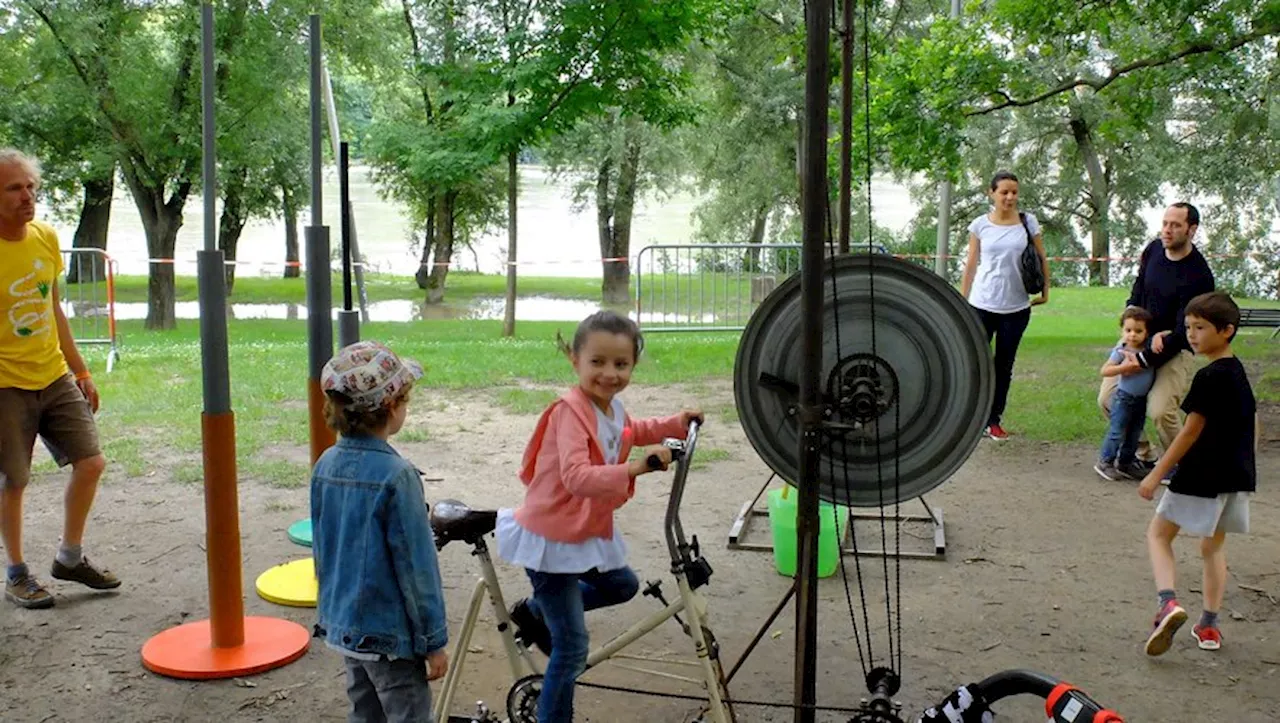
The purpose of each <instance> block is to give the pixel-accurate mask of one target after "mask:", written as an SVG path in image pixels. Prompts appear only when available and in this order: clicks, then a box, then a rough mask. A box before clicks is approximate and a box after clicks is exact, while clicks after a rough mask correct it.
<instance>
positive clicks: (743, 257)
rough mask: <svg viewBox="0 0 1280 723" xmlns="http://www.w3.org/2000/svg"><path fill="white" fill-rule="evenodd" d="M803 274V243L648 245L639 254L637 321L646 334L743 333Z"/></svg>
mask: <svg viewBox="0 0 1280 723" xmlns="http://www.w3.org/2000/svg"><path fill="white" fill-rule="evenodd" d="M799 270H800V245H799V244H689V245H677V244H670V245H656V246H646V247H644V248H642V249H640V252H639V253H638V254H636V270H635V278H636V319H637V321H638V322H639V324H640V325H641V326H642V327H644V330H645V331H646V332H653V331H736V330H740V329H742V328H744V327H745V326H746V325H747V320H748V319H750V318H751V314H752V312H754V311H755V309H756V307H757V306H759V305H760V302H761V301H764V298H765V297H766V296H768V295H769V292H771V291H773V290H774V288H776V287H777V285H778V284H780V283H781V282H782V281H784V280H785V279H786V278H787V277H789V276H791V275H792V274H794V273H796V272H797V271H799Z"/></svg>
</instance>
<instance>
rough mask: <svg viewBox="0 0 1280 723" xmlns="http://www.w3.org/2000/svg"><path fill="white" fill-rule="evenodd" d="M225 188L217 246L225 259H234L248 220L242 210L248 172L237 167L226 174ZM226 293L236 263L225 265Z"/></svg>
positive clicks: (229, 288)
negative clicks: (227, 176)
mask: <svg viewBox="0 0 1280 723" xmlns="http://www.w3.org/2000/svg"><path fill="white" fill-rule="evenodd" d="M228 175H229V176H230V178H228V179H227V186H226V190H225V191H224V192H223V194H222V216H221V217H220V218H219V219H218V248H220V249H222V255H223V256H224V257H225V258H226V260H227V261H235V260H236V247H237V245H239V243H240V234H241V233H242V232H243V231H244V225H245V223H246V222H247V221H248V220H249V219H248V217H246V216H245V212H244V190H245V188H244V186H245V182H246V181H247V180H248V172H247V171H245V170H243V169H238V170H236V171H233V172H232V173H230V174H228ZM223 268H224V269H225V270H226V279H227V294H228V295H230V294H231V291H232V290H233V289H234V288H235V285H236V265H235V264H233V263H228V264H227V265H226V266H225V267H223Z"/></svg>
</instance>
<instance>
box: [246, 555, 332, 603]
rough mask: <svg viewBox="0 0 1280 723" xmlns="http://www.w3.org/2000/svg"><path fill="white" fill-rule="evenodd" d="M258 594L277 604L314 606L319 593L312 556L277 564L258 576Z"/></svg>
mask: <svg viewBox="0 0 1280 723" xmlns="http://www.w3.org/2000/svg"><path fill="white" fill-rule="evenodd" d="M257 587H258V596H259V597H261V598H262V599H263V600H266V601H268V602H273V603H275V604H277V605H289V606H291V607H298V608H313V607H315V606H316V597H317V596H318V594H319V584H318V583H317V582H316V563H315V560H312V559H311V558H310V557H308V558H306V559H305V560H294V561H293V562H286V563H284V564H283V565H276V566H275V567H273V568H271V569H270V570H267V571H266V572H264V573H262V574H261V575H259V576H258V582H257Z"/></svg>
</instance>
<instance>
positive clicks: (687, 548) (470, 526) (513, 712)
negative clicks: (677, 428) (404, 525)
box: [431, 421, 737, 723]
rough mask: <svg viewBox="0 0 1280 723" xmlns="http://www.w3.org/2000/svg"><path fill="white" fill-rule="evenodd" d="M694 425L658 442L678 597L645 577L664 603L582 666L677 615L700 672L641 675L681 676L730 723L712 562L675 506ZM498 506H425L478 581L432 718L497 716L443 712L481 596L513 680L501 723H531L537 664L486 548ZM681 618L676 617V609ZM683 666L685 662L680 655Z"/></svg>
mask: <svg viewBox="0 0 1280 723" xmlns="http://www.w3.org/2000/svg"><path fill="white" fill-rule="evenodd" d="M698 428H699V423H698V422H697V421H694V422H692V423H690V425H689V432H688V435H687V436H686V437H685V439H684V440H683V441H681V440H675V439H668V440H666V441H665V442H663V444H664V445H665V446H666V447H667V448H669V449H670V450H671V452H672V455H671V456H672V461H673V464H674V465H675V474H674V477H673V479H672V485H671V496H670V498H669V499H668V501H667V512H666V518H665V520H664V527H665V532H666V542H667V551H668V553H669V554H670V557H671V574H672V576H674V577H675V581H676V586H677V587H678V589H679V597H677V598H676V599H674V600H672V601H671V602H667V600H666V598H665V597H664V596H663V593H662V583H661V582H658V581H650V582H649V583H648V584H647V585H646V586H645V588H644V591H643V594H644V595H645V596H648V597H653V598H655V599H657V600H658V602H660V603H661V604H662V605H663V608H662V609H661V610H658V611H656V612H654V613H652V614H650V615H649V616H647V617H645V618H643V619H641V620H639V621H637V622H636V623H635V624H633V625H632V626H631V627H629V628H627V629H626V630H625V631H623V632H622V633H619V634H618V635H616V636H614V637H613V638H612V639H611V640H609V641H608V642H606V643H604V644H603V645H601V646H599V647H598V648H596V649H595V650H592V651H591V652H590V653H588V655H587V667H586V669H587V670H591V669H592V668H595V667H597V666H599V665H600V664H602V663H604V662H606V661H608V660H610V659H612V658H615V657H624V656H621V655H620V653H621V651H622V650H624V649H626V648H627V647H628V646H630V645H631V644H632V643H634V642H636V641H637V640H639V639H640V638H642V637H644V636H645V635H647V634H649V633H650V632H653V631H654V630H656V629H657V628H658V627H660V626H661V625H663V624H664V623H666V622H667V621H668V620H672V619H674V620H676V622H677V623H679V624H680V626H681V628H682V629H683V630H684V633H685V634H686V635H687V636H688V637H689V638H691V639H692V640H693V645H694V652H695V655H696V657H697V662H696V663H692V665H695V666H696V667H698V668H699V669H700V676H699V677H698V678H688V677H684V676H672V675H671V674H662V673H654V671H648V670H642V672H646V673H654V674H658V675H664V676H665V677H675V678H677V679H680V680H685V681H690V682H699V683H701V684H702V685H703V686H704V687H705V688H706V691H707V696H708V708H707V710H706V711H705V712H704V720H705V721H707V723H736V721H737V718H736V716H735V714H734V711H733V706H732V703H731V702H730V700H729V695H728V690H727V684H726V682H725V676H724V670H723V667H722V666H721V664H720V648H719V645H718V644H717V643H716V639H715V635H714V634H713V633H712V632H711V629H710V628H709V627H708V626H707V623H706V610H707V601H706V598H705V597H704V596H703V595H702V594H701V593H700V592H699V589H700V588H702V587H703V586H705V585H706V584H707V583H708V582H709V581H710V580H711V574H712V570H711V565H710V563H708V562H707V560H706V558H704V557H703V556H702V553H701V549H700V547H699V545H698V538H697V536H696V535H694V536H692V538H691V539H686V538H685V534H684V527H683V525H682V524H681V521H680V504H681V501H682V499H683V497H684V490H685V484H686V481H687V479H688V476H689V463H690V461H691V460H692V458H693V453H694V450H695V449H696V447H697V444H698ZM648 461H649V465H650V467H652V468H654V469H660V468H661V462H659V461H658V460H657V458H656V456H651V457H650V458H649V460H648ZM497 518H498V513H497V511H496V510H472V509H471V508H470V507H468V506H467V505H465V504H463V503H461V502H459V501H457V500H442V501H440V502H438V503H436V505H435V506H434V507H433V508H432V510H431V527H432V530H433V531H434V532H435V536H436V547H437V548H438V549H443V548H444V547H445V546H446V545H448V544H450V543H451V542H463V543H465V544H467V545H470V546H471V548H472V549H471V554H472V555H473V556H475V557H476V559H477V560H478V561H479V565H480V572H481V576H480V579H479V580H477V581H476V585H475V588H474V590H473V591H472V593H471V600H470V603H469V605H468V607H467V614H466V617H465V618H464V619H463V623H462V628H461V630H460V631H459V633H458V636H457V641H456V642H455V643H454V647H453V652H452V654H451V656H450V660H451V661H452V662H451V664H450V667H449V672H448V673H447V674H446V675H445V678H444V682H443V683H442V684H441V693H440V696H439V700H438V701H437V704H436V711H435V712H436V719H437V720H440V721H446V720H448V721H479V722H480V723H497V722H498V721H501V720H502V719H500V718H498V717H497V716H496V715H494V713H493V712H492V711H490V710H488V708H487V707H485V705H484V704H483V703H479V704H477V713H476V714H475V715H474V716H472V717H457V716H455V717H449V716H448V715H447V713H448V711H449V709H450V707H451V706H452V704H453V700H454V697H455V696H456V693H457V689H458V683H459V681H460V680H461V676H462V672H461V671H462V669H463V666H464V664H465V662H466V656H467V650H468V647H469V645H470V641H471V636H472V634H473V633H474V632H475V628H476V623H477V621H478V619H479V615H480V609H481V607H482V605H483V604H484V599H485V597H486V596H487V597H488V598H489V601H490V603H491V605H492V607H493V612H494V614H495V615H496V617H497V619H498V632H499V633H500V635H501V637H502V644H503V648H504V649H505V652H506V658H507V662H508V665H509V666H510V669H511V674H512V678H513V680H514V681H515V682H514V684H513V685H512V687H511V689H510V691H509V692H508V694H507V701H506V713H507V719H506V720H507V723H537V715H536V712H537V701H538V693H539V692H540V690H541V682H542V669H541V668H540V666H539V665H538V664H537V663H536V662H535V660H534V657H533V655H532V654H531V653H530V651H529V645H528V643H527V642H525V641H523V640H518V639H517V638H516V635H515V626H514V625H513V624H512V622H511V614H510V612H509V611H508V609H507V603H506V600H505V599H504V596H503V593H502V587H501V585H500V584H499V582H498V575H497V572H496V571H495V570H494V566H493V558H492V557H491V556H490V554H489V547H488V544H487V543H486V542H485V537H486V536H488V535H489V534H490V533H492V532H493V530H494V528H495V527H496V525H497ZM682 614H683V615H684V616H685V617H684V618H682V617H681V615H682ZM625 657H627V658H629V659H634V660H648V661H651V662H662V663H665V664H671V663H672V662H680V661H671V660H667V659H658V658H644V657H638V656H625ZM685 662H686V664H689V663H687V661H685Z"/></svg>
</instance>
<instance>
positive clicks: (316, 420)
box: [307, 379, 338, 466]
mask: <svg viewBox="0 0 1280 723" xmlns="http://www.w3.org/2000/svg"><path fill="white" fill-rule="evenodd" d="M307 410H308V412H309V417H310V421H311V464H312V465H313V466H314V465H315V463H316V460H318V459H320V455H322V454H324V451H325V450H326V449H328V448H330V447H332V446H333V445H334V443H335V442H337V441H338V438H337V436H336V435H335V434H334V433H333V430H332V429H329V426H328V425H327V424H325V423H324V391H323V390H322V389H320V380H319V379H308V380H307Z"/></svg>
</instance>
